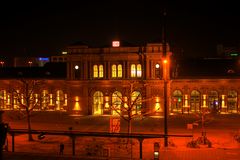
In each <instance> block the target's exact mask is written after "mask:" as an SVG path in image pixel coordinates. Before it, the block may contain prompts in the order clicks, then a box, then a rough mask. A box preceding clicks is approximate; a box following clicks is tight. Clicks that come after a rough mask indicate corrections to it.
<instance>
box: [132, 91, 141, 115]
mask: <svg viewBox="0 0 240 160" xmlns="http://www.w3.org/2000/svg"><path fill="white" fill-rule="evenodd" d="M131 104H132V105H133V107H132V108H133V110H132V111H133V114H141V109H142V96H141V93H140V92H139V91H134V92H133V93H132V96H131Z"/></svg>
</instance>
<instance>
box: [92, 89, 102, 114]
mask: <svg viewBox="0 0 240 160" xmlns="http://www.w3.org/2000/svg"><path fill="white" fill-rule="evenodd" d="M101 114H103V93H102V92H100V91H96V92H95V93H94V94H93V115H101Z"/></svg>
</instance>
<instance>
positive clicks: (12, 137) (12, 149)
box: [12, 132, 14, 152]
mask: <svg viewBox="0 0 240 160" xmlns="http://www.w3.org/2000/svg"><path fill="white" fill-rule="evenodd" d="M12 152H14V132H12Z"/></svg>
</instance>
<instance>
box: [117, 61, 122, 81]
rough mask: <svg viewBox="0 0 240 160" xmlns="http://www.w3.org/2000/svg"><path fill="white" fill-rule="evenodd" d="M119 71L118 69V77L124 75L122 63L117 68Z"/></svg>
mask: <svg viewBox="0 0 240 160" xmlns="http://www.w3.org/2000/svg"><path fill="white" fill-rule="evenodd" d="M117 71H118V73H117V74H118V77H119V78H120V77H122V65H121V64H119V65H118V69H117Z"/></svg>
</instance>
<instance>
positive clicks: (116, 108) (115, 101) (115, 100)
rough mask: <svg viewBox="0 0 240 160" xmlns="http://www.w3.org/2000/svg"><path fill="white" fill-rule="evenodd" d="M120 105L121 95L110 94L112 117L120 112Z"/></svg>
mask: <svg viewBox="0 0 240 160" xmlns="http://www.w3.org/2000/svg"><path fill="white" fill-rule="evenodd" d="M121 104H122V93H121V92H118V91H115V92H114V93H113V94H112V106H113V110H112V114H113V115H119V114H120V112H121Z"/></svg>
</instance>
